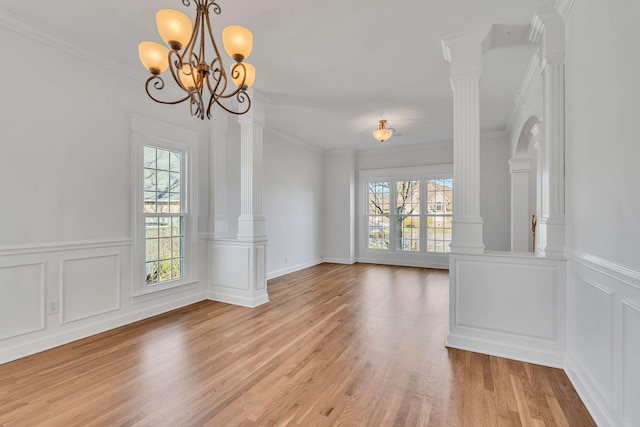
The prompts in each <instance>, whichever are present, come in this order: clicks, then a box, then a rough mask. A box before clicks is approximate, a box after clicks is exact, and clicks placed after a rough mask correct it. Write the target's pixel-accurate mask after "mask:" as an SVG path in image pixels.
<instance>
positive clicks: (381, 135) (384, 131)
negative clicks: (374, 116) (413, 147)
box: [373, 120, 396, 142]
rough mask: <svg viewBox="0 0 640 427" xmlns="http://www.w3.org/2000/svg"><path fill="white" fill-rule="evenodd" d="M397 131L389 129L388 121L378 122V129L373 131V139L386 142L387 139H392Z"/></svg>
mask: <svg viewBox="0 0 640 427" xmlns="http://www.w3.org/2000/svg"><path fill="white" fill-rule="evenodd" d="M395 131H396V130H395V129H393V128H388V127H387V121H386V120H380V121H379V122H378V129H376V130H374V131H373V137H374V138H375V139H377V140H378V141H380V142H385V141H386V140H387V139H389V138H391V135H393V133H394V132H395Z"/></svg>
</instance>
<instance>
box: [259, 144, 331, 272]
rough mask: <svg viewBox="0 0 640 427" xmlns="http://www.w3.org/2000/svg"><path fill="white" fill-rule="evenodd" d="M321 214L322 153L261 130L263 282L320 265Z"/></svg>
mask: <svg viewBox="0 0 640 427" xmlns="http://www.w3.org/2000/svg"><path fill="white" fill-rule="evenodd" d="M323 213H324V203H323V155H322V153H321V152H319V151H316V150H314V149H312V148H309V147H307V146H304V145H301V144H298V143H295V142H292V141H289V140H287V139H286V138H284V137H282V136H276V134H273V133H270V132H265V135H264V214H265V218H266V227H267V238H268V239H269V242H268V245H267V276H268V277H269V278H272V277H277V276H280V275H283V274H286V273H289V272H292V271H296V270H300V269H302V268H306V267H309V266H311V265H315V264H318V263H320V262H321V261H322V245H323V227H324V218H323Z"/></svg>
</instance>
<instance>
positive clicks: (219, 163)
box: [209, 113, 229, 239]
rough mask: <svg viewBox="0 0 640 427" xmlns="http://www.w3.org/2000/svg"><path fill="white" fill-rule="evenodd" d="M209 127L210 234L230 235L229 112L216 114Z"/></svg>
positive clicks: (214, 235) (218, 235)
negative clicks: (228, 176) (227, 147)
mask: <svg viewBox="0 0 640 427" xmlns="http://www.w3.org/2000/svg"><path fill="white" fill-rule="evenodd" d="M210 123H211V127H210V128H209V135H210V136H209V159H210V160H209V164H210V165H211V166H210V168H209V189H210V191H209V193H210V194H209V234H210V235H211V236H212V237H213V238H214V239H220V238H224V237H227V236H228V232H229V219H228V218H227V155H226V144H227V129H228V118H227V114H222V113H221V114H214V116H213V120H212V121H211V122H210Z"/></svg>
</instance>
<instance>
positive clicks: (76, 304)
mask: <svg viewBox="0 0 640 427" xmlns="http://www.w3.org/2000/svg"><path fill="white" fill-rule="evenodd" d="M61 272H62V274H61V276H62V280H61V286H60V288H61V289H62V298H61V301H62V305H61V308H62V322H63V323H68V322H74V321H77V320H81V319H86V318H88V317H91V316H96V315H99V314H104V313H108V312H110V311H115V310H118V309H119V308H120V257H119V255H118V254H111V255H103V256H95V257H88V258H76V259H63V260H62V267H61Z"/></svg>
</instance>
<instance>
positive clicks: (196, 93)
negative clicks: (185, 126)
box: [138, 0, 256, 119]
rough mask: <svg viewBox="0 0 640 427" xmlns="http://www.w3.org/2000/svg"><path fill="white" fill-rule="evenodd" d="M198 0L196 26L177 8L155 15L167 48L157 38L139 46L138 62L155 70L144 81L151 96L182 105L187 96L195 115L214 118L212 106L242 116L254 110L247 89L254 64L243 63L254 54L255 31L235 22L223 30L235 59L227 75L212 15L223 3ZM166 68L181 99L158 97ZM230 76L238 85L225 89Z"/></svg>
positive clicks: (184, 0)
mask: <svg viewBox="0 0 640 427" xmlns="http://www.w3.org/2000/svg"><path fill="white" fill-rule="evenodd" d="M194 3H195V6H196V20H195V24H192V22H191V19H190V18H189V17H188V16H187V15H185V14H184V13H182V12H179V11H177V10H173V9H163V10H160V11H158V13H157V14H156V24H157V26H158V32H159V33H160V37H162V39H163V40H164V41H165V42H166V43H167V44H168V45H169V49H167V48H166V47H165V46H163V45H161V44H160V43H155V42H142V43H140V44H139V45H138V53H139V55H140V61H142V65H144V67H145V68H147V69H148V70H149V72H151V77H149V78H148V79H147V82H146V84H145V88H146V91H147V95H149V97H150V98H151V99H153V100H154V101H156V102H159V103H161V104H179V103H181V102H184V101H187V100H189V103H190V110H191V115H192V116H195V117H199V118H200V119H204V117H205V115H206V117H207V118H209V119H210V118H211V108H212V107H213V105H214V104H218V105H219V106H220V107H222V108H223V109H224V110H226V111H228V112H229V113H233V114H244V113H246V112H247V111H249V109H250V108H251V99H250V98H249V95H248V94H247V92H246V90H247V89H248V88H249V87H250V86H251V85H252V84H253V82H254V80H255V76H256V70H255V67H254V66H253V65H251V64H249V63H247V62H244V60H245V59H246V58H247V57H248V56H249V54H250V53H251V49H252V47H253V35H252V34H251V31H249V30H248V29H246V28H244V27H240V26H237V25H232V26H229V27H226V28H225V29H224V30H222V44H223V45H224V49H225V50H226V51H227V53H228V54H229V56H230V57H231V58H233V60H234V61H235V64H233V65H232V66H231V68H230V70H229V74H227V71H226V70H225V68H224V65H223V63H222V57H221V56H220V51H219V50H218V45H217V44H216V41H215V39H214V37H213V32H212V31H211V21H210V18H209V14H210V13H211V12H213V13H215V14H216V15H220V12H221V9H220V6H218V4H217V3H216V1H215V0H195V1H194ZM182 4H183V5H185V6H187V7H189V6H191V1H190V0H182ZM207 53H213V55H214V56H213V58H207V56H206V55H207ZM167 68H168V69H169V70H170V72H171V76H170V78H172V79H173V81H174V82H175V84H176V86H177V87H178V88H180V89H181V90H182V91H184V92H185V94H184V96H183V97H181V98H179V99H177V100H172V101H167V100H163V99H160V98H158V97H157V96H156V95H157V94H159V93H160V92H161V91H162V90H163V89H164V88H165V82H164V78H163V77H162V73H163V72H164V71H165V70H166V69H167ZM166 77H168V76H166ZM229 78H231V80H233V83H234V85H235V87H233V88H230V89H229V90H227V85H228V84H229V83H230V82H229ZM229 86H232V85H230V84H229ZM206 98H208V99H206ZM233 100H236V101H237V102H238V105H239V107H240V108H239V110H236V109H235V105H233V107H232V106H231V105H230V104H231V102H232V101H233ZM224 103H227V105H225V104H224ZM243 104H246V108H243V107H244V105H243Z"/></svg>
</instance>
